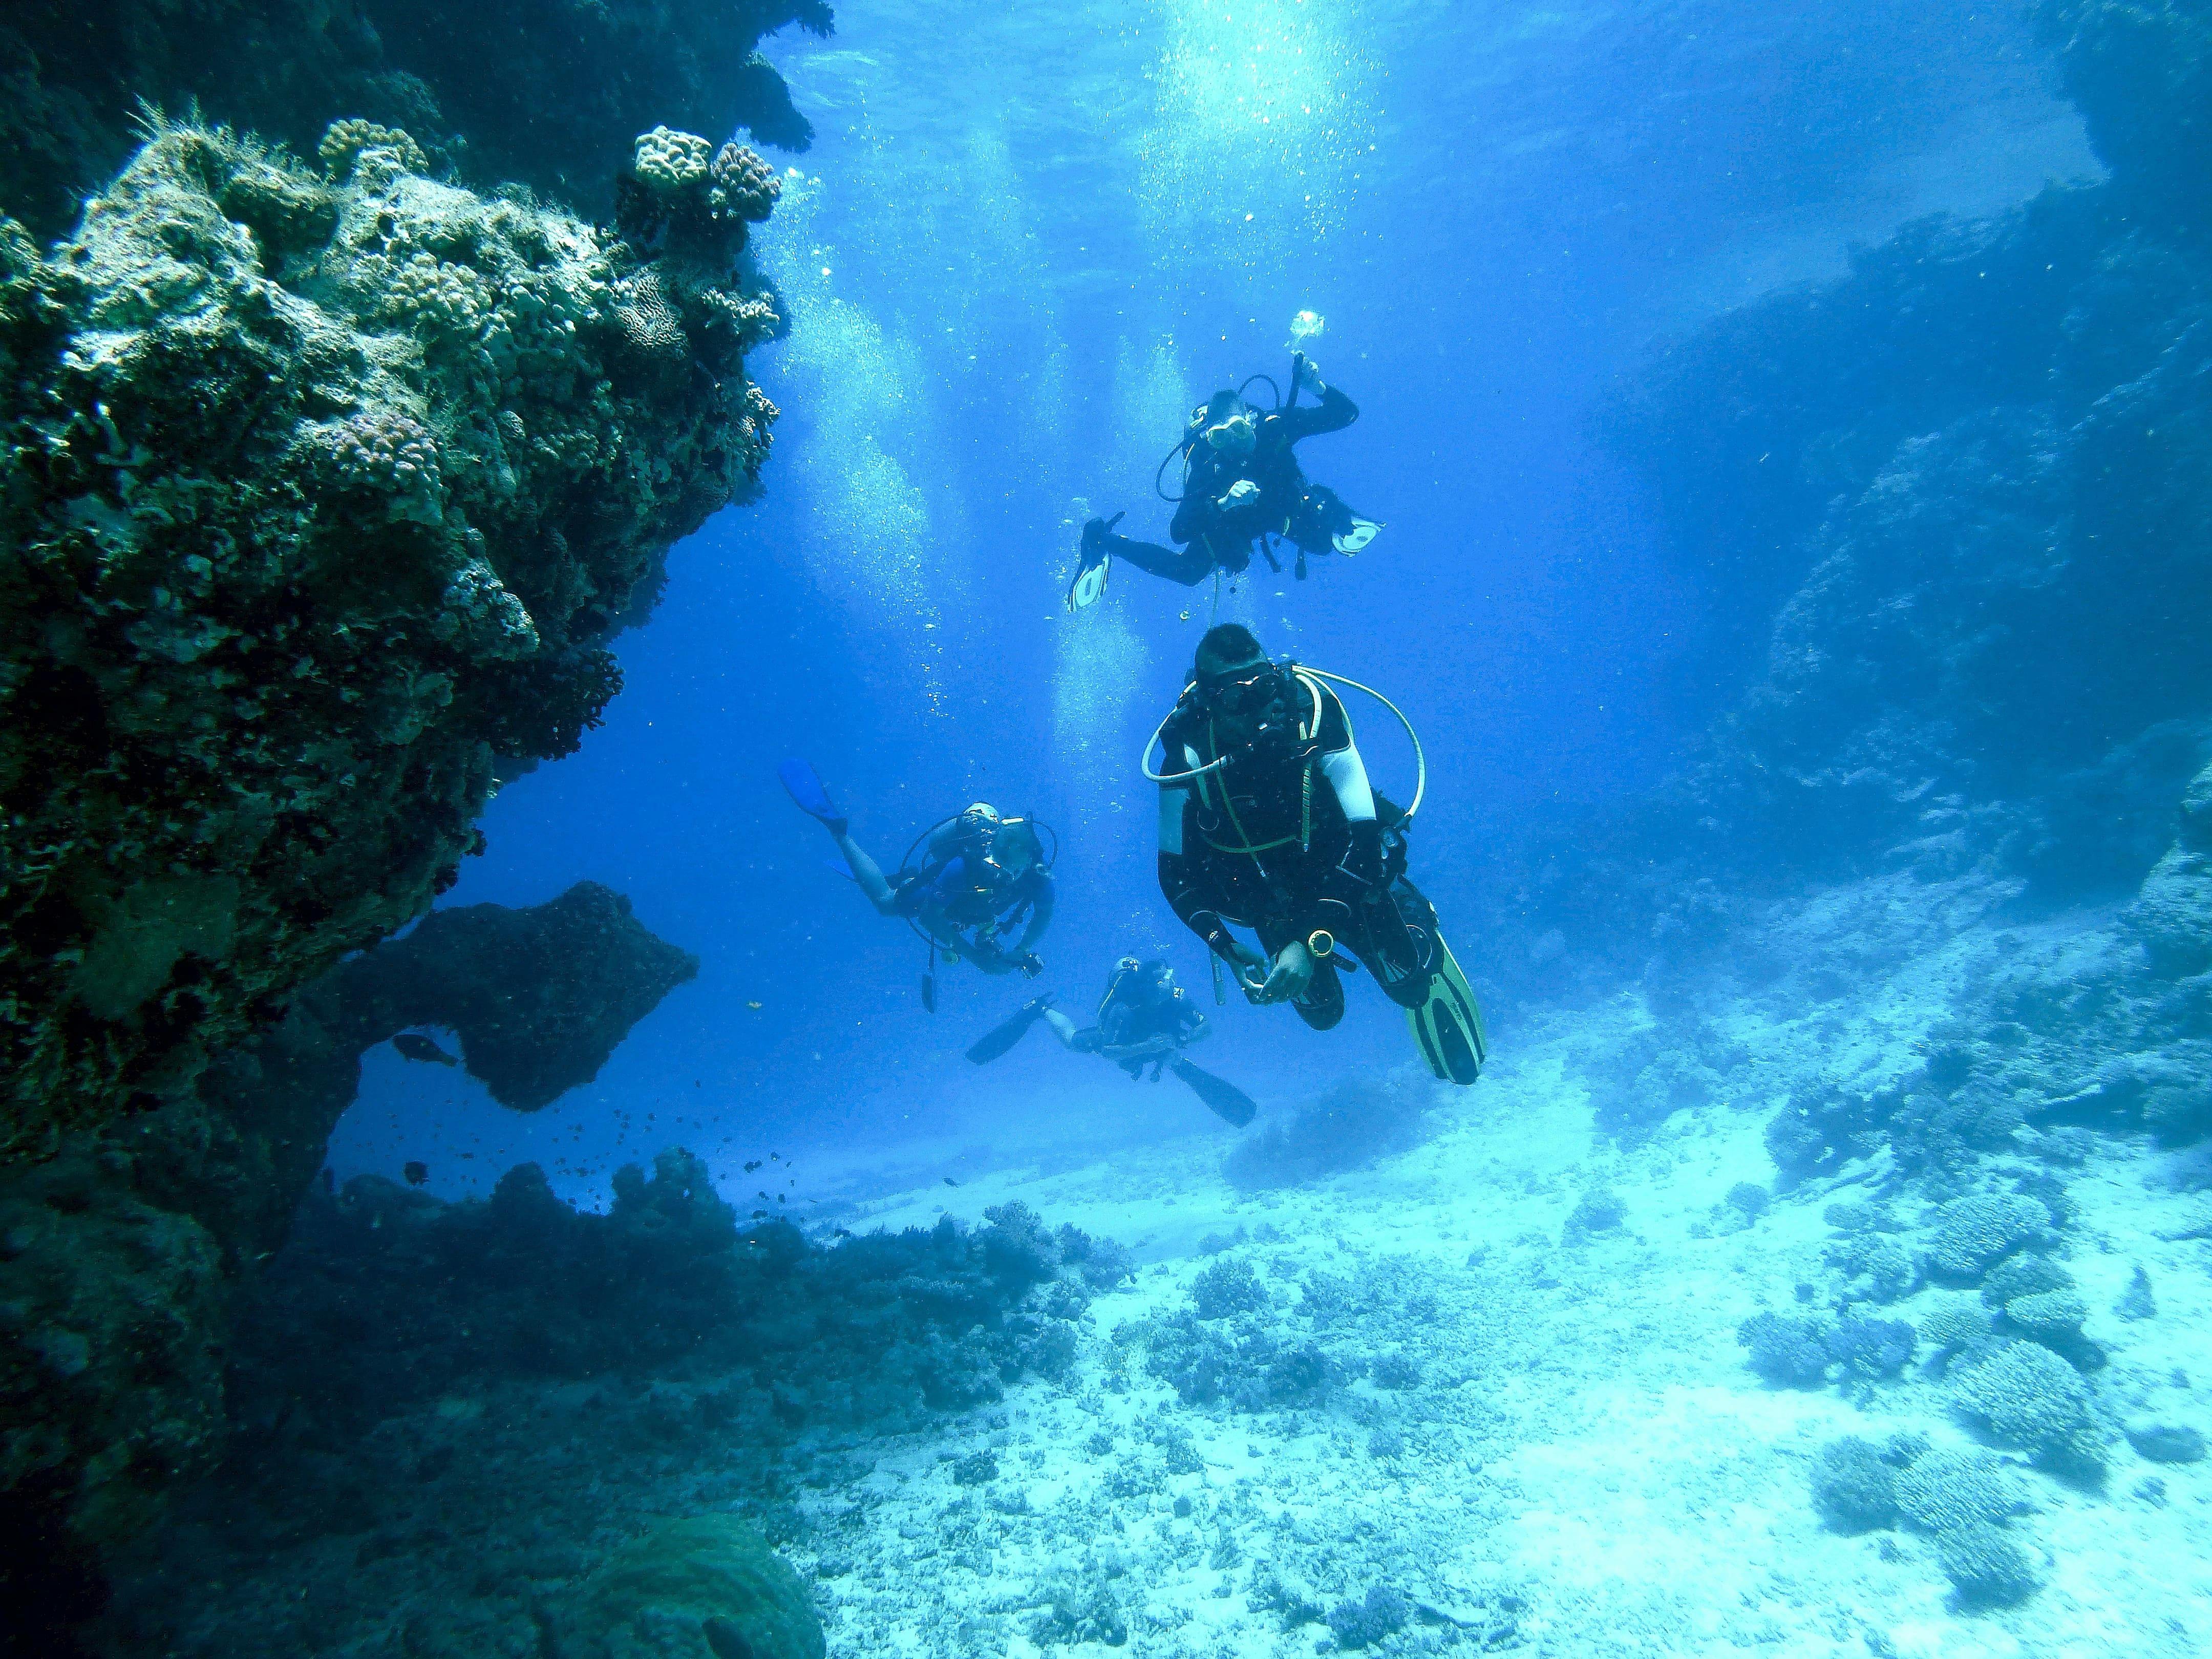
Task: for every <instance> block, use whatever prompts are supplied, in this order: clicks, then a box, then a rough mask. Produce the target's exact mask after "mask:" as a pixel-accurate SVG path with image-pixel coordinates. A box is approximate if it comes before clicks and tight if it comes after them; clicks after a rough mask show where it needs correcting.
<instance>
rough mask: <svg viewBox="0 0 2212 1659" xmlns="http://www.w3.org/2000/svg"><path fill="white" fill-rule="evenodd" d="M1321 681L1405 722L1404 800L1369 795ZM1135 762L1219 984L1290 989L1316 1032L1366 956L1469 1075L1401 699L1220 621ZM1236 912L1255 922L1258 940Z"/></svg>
mask: <svg viewBox="0 0 2212 1659" xmlns="http://www.w3.org/2000/svg"><path fill="white" fill-rule="evenodd" d="M1323 681H1334V682H1335V683H1336V684H1340V685H1345V686H1349V687H1351V688H1352V689H1353V690H1358V691H1364V692H1366V693H1367V694H1368V695H1369V696H1372V697H1374V698H1375V699H1376V701H1377V702H1381V703H1382V704H1383V707H1385V708H1389V710H1390V712H1391V713H1392V714H1396V715H1397V716H1398V719H1399V720H1400V722H1401V724H1404V725H1405V726H1406V732H1407V736H1408V737H1411V738H1413V752H1414V756H1415V758H1416V760H1417V762H1418V763H1419V769H1420V781H1419V784H1418V786H1417V787H1415V789H1414V792H1413V804H1412V805H1409V806H1407V807H1405V808H1403V809H1402V810H1401V809H1400V808H1399V807H1397V806H1395V805H1393V804H1392V803H1391V802H1390V801H1389V800H1388V799H1385V798H1384V797H1383V796H1382V795H1379V794H1377V793H1376V791H1375V789H1374V787H1373V786H1372V785H1371V784H1370V782H1369V781H1368V777H1367V769H1366V766H1365V764H1364V763H1363V762H1362V761H1361V759H1360V756H1359V750H1358V746H1357V745H1356V744H1354V743H1353V741H1352V721H1351V719H1350V717H1349V716H1348V715H1347V714H1346V713H1345V708H1344V705H1343V704H1342V703H1341V702H1339V701H1338V699H1337V696H1336V694H1335V693H1334V691H1332V690H1329V688H1328V685H1326V684H1323V683H1322V682H1323ZM1152 744H1158V745H1159V746H1160V748H1161V750H1162V755H1163V760H1162V763H1161V769H1160V770H1159V771H1158V772H1155V771H1153V770H1152ZM1144 769H1145V775H1146V777H1147V778H1149V779H1151V780H1152V781H1153V782H1155V783H1157V784H1158V785H1159V786H1160V822H1159V842H1160V852H1159V873H1160V890H1161V891H1162V892H1163V893H1164V894H1165V895H1166V896H1167V900H1168V902H1169V904H1170V905H1171V906H1172V907H1173V908H1174V909H1175V913H1176V915H1178V916H1180V917H1182V920H1183V922H1184V924H1185V925H1186V926H1188V927H1189V928H1190V930H1191V932H1193V933H1196V934H1197V935H1198V936H1199V937H1200V939H1204V940H1205V941H1206V948H1207V949H1208V950H1210V951H1212V952H1213V954H1214V957H1215V958H1216V963H1217V965H1216V967H1215V969H1214V975H1215V982H1216V987H1217V990H1218V985H1219V979H1220V974H1221V968H1220V966H1219V964H1221V963H1226V964H1227V965H1228V967H1229V968H1230V969H1231V971H1233V972H1234V973H1235V974H1236V975H1237V983H1238V984H1239V985H1240V986H1242V987H1243V990H1244V994H1245V995H1246V996H1247V997H1248V998H1249V999H1250V1000H1252V1001H1253V1002H1255V1003H1275V1002H1288V1003H1290V1004H1291V1006H1293V1007H1295V1008H1296V1009H1297V1011H1298V1017H1299V1018H1301V1019H1303V1020H1304V1021H1305V1023H1306V1024H1308V1025H1310V1026H1311V1027H1312V1028H1313V1029H1314V1030H1316V1031H1326V1030H1329V1029H1330V1028H1331V1027H1332V1026H1334V1024H1336V1023H1337V1022H1338V1021H1339V1020H1340V1019H1342V1018H1344V984H1343V980H1342V978H1341V974H1342V973H1343V972H1345V971H1349V970H1351V969H1353V968H1354V966H1355V965H1364V966H1365V968H1366V969H1367V970H1368V971H1369V972H1370V973H1371V974H1373V975H1375V979H1376V982H1377V983H1378V984H1379V985H1381V986H1382V987H1383V994H1384V995H1386V996H1388V997H1389V999H1390V1000H1392V1001H1393V1002H1395V1003H1397V1004H1398V1005H1400V1006H1401V1007H1403V1008H1404V1009H1405V1011H1406V1019H1407V1024H1409V1025H1411V1026H1412V1028H1413V1038H1414V1042H1415V1044H1416V1046H1417V1047H1419V1049H1420V1051H1421V1057H1422V1058H1423V1059H1424V1060H1426V1061H1427V1062H1428V1064H1429V1069H1430V1070H1431V1071H1432V1072H1434V1073H1436V1075H1437V1077H1438V1078H1439V1079H1443V1080H1444V1081H1446V1082H1450V1083H1458V1084H1462V1085H1466V1084H1472V1083H1474V1080H1475V1079H1476V1078H1477V1077H1478V1076H1479V1075H1480V1073H1481V1071H1482V1061H1483V1056H1484V1053H1485V1049H1486V1039H1485V1036H1484V1034H1483V1029H1482V1014H1481V1011H1480V1009H1479V1008H1478V1007H1477V1006H1475V1000H1474V993H1473V992H1472V991H1471V990H1469V989H1468V983H1467V980H1466V977H1465V976H1464V975H1462V973H1461V972H1460V969H1459V963H1457V962H1456V961H1455V960H1454V959H1453V957H1452V953H1451V951H1450V950H1449V947H1448V946H1446V945H1445V944H1444V941H1443V936H1442V935H1441V934H1440V933H1438V932H1437V912H1436V907H1435V906H1434V905H1432V904H1431V903H1430V902H1429V901H1428V900H1427V899H1426V898H1425V897H1423V896H1422V895H1421V892H1420V890H1419V889H1418V888H1416V887H1415V886H1414V885H1413V883H1412V882H1411V881H1409V880H1407V877H1406V831H1407V827H1408V826H1409V825H1410V823H1411V822H1412V820H1413V814H1414V813H1415V812H1416V811H1419V808H1420V804H1421V796H1422V793H1424V792H1425V789H1426V787H1427V770H1428V768H1427V762H1426V760H1425V758H1424V757H1422V756H1421V750H1420V739H1419V738H1418V737H1414V736H1413V726H1412V725H1411V723H1410V722H1407V720H1406V717H1405V715H1404V714H1401V713H1400V712H1399V710H1398V708H1397V706H1396V705H1395V703H1392V702H1390V701H1389V698H1387V697H1384V696H1383V695H1382V694H1381V693H1380V692H1378V691H1376V690H1373V689H1372V688H1371V687H1369V686H1364V685H1362V684H1359V683H1358V681H1357V680H1347V679H1345V678H1342V677H1341V676H1340V675H1335V674H1331V673H1328V672H1327V671H1325V670H1322V669H1316V668H1310V667H1307V666H1305V665H1302V664H1299V663H1296V662H1292V661H1291V660H1289V659H1283V660H1281V661H1275V660H1273V659H1269V657H1268V656H1267V653H1266V652H1264V651H1263V650H1261V647H1260V641H1258V640H1257V639H1255V637H1254V636H1253V635H1252V632H1251V630H1250V629H1247V628H1245V627H1243V626H1242V625H1241V624H1239V623H1222V624H1220V625H1219V626H1218V627H1216V628H1212V629H1208V630H1207V631H1206V636H1205V638H1204V639H1202V640H1200V641H1199V646H1198V654H1197V657H1196V659H1194V662H1193V664H1192V665H1191V674H1190V680H1189V683H1188V684H1187V685H1185V686H1184V688H1183V692H1182V696H1181V697H1180V698H1179V699H1177V701H1176V706H1175V708H1173V709H1172V710H1171V711H1170V713H1169V714H1168V717H1167V718H1166V719H1165V720H1163V721H1161V722H1160V725H1159V727H1158V730H1157V731H1155V732H1153V734H1152V739H1151V741H1150V742H1148V743H1147V744H1146V746H1145V754H1144ZM1231 927H1249V928H1251V929H1253V930H1254V931H1255V932H1256V933H1258V934H1259V938H1260V945H1261V949H1260V950H1258V951H1255V950H1254V949H1253V948H1252V947H1251V946H1250V945H1247V944H1245V943H1244V942H1243V940H1242V939H1238V938H1237V935H1236V934H1235V933H1232V932H1231ZM1347 950H1348V951H1350V953H1351V954H1350V955H1349V956H1346V954H1344V952H1345V951H1347Z"/></svg>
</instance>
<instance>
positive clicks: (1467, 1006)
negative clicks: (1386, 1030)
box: [1406, 933, 1490, 1088]
mask: <svg viewBox="0 0 2212 1659" xmlns="http://www.w3.org/2000/svg"><path fill="white" fill-rule="evenodd" d="M1436 941H1437V965H1436V969H1435V971H1434V972H1433V973H1431V975H1430V976H1429V985H1428V993H1429V994H1428V998H1427V1000H1425V1001H1424V1002H1423V1003H1422V1004H1421V1006H1419V1007H1418V1008H1408V1009H1407V1010H1406V1024H1407V1025H1408V1026H1410V1027H1411V1028H1412V1030H1413V1045H1414V1047H1416V1048H1419V1050H1420V1051H1421V1058H1422V1059H1423V1060H1426V1061H1428V1062H1429V1070H1430V1071H1431V1072H1433V1073H1436V1078H1437V1082H1439V1083H1456V1084H1458V1085H1460V1086H1461V1087H1462V1088H1468V1087H1472V1086H1473V1085H1474V1082H1475V1080H1476V1079H1478V1078H1480V1076H1481V1075H1482V1063H1483V1061H1484V1060H1486V1059H1488V1058H1489V1056H1490V1039H1489V1037H1488V1036H1487V1035H1486V1033H1485V1032H1484V1030H1483V1029H1482V1010H1481V1008H1480V1006H1477V1005H1476V1003H1475V1000H1474V991H1473V990H1472V989H1471V988H1470V987H1468V982H1467V975H1464V974H1462V972H1460V970H1459V963H1458V961H1457V959H1456V958H1455V957H1453V955H1452V953H1451V946H1449V945H1446V944H1445V943H1444V936H1443V934H1442V933H1438V934H1437V935H1436Z"/></svg>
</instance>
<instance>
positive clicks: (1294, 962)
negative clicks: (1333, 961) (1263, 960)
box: [1260, 939, 1314, 1002]
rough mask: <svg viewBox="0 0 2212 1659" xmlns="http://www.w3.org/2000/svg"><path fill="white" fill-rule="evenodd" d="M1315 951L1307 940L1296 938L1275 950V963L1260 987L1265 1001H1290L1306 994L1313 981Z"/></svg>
mask: <svg viewBox="0 0 2212 1659" xmlns="http://www.w3.org/2000/svg"><path fill="white" fill-rule="evenodd" d="M1313 976H1314V958H1313V952H1312V951H1309V950H1308V949H1306V942H1305V941H1304V939H1292V940H1291V942H1290V943H1289V944H1288V945H1285V946H1284V947H1283V948H1282V949H1281V950H1279V951H1276V952H1275V965H1274V967H1273V969H1270V970H1269V971H1268V974H1267V983H1266V984H1265V985H1262V986H1261V987H1260V998H1261V1001H1263V1002H1289V1001H1291V1000H1295V999H1296V998H1297V997H1300V996H1303V995H1304V994H1305V988H1306V987H1307V986H1309V985H1310V984H1311V983H1313Z"/></svg>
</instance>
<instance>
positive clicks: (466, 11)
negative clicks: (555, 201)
mask: <svg viewBox="0 0 2212 1659" xmlns="http://www.w3.org/2000/svg"><path fill="white" fill-rule="evenodd" d="M793 23H796V24H798V25H799V27H802V28H804V29H806V30H809V31H811V32H812V33H817V34H827V33H829V30H830V27H831V17H830V9H829V6H828V5H827V4H825V3H823V0H726V3H713V0H485V3H481V4H475V5H469V6H422V5H415V4H409V3H405V0H333V3H325V4H318V5H313V6H302V5H296V4H291V3H287V0H199V3H195V4H192V5H189V6H180V5H173V4H167V3H161V0H99V3H95V4H92V5H81V4H74V3H70V0H22V3H20V4H16V5H11V6H9V8H8V9H7V12H6V14H5V15H4V16H0V213H9V214H13V215H15V216H16V217H17V218H19V219H21V220H22V221H23V222H25V223H27V224H28V225H29V226H31V228H33V230H34V231H36V232H38V233H39V234H41V235H52V234H60V233H61V232H62V231H63V230H64V229H65V228H67V227H68V225H69V224H70V222H72V221H73V220H74V219H75V217H76V210H77V197H78V195H79V194H80V193H81V192H82V191H87V190H88V189H91V188H93V187H94V186H95V185H97V183H98V181H99V180H100V179H105V178H106V177H108V176H109V175H110V174H112V173H113V172H114V171H115V170H116V168H117V167H119V166H121V165H122V162H123V160H124V158H125V156H126V155H129V154H130V153H131V150H132V149H134V148H136V146H137V142H138V134H137V130H136V126H135V123H136V122H137V117H138V112H139V110H140V107H141V106H142V104H146V103H151V104H153V105H155V106H161V107H165V108H167V109H169V110H171V111H180V110H183V109H185V108H188V107H197V109H198V110H200V111H202V112H204V115H205V117H206V118H208V119H209V120H211V121H219V122H225V123H228V124H229V125H233V126H238V127H245V128H251V129H252V130H253V131H257V132H259V133H262V134H264V135H265V136H267V137H269V138H270V139H272V140H276V141H280V142H283V143H289V145H290V146H291V147H292V148H293V149H295V151H297V152H298V153H300V154H302V155H307V154H310V153H312V152H313V148H314V145H315V143H316V140H317V138H318V137H319V135H320V134H321V133H322V131H323V130H324V129H325V127H326V126H327V125H329V124H330V123H331V122H332V121H335V120H337V119H340V118H343V117H347V116H363V117H367V118H370V119H373V120H375V121H378V122H380V123H382V124H384V125H387V126H395V127H403V128H404V129H405V130H406V131H409V132H411V133H413V134H414V135H415V137H416V139H417V140H419V141H420V142H421V143H422V145H423V147H424V149H426V150H427V151H428V154H429V156H430V158H431V160H432V161H435V163H436V164H437V167H438V169H439V171H440V172H441V173H447V172H451V173H453V174H454V175H455V176H458V177H459V178H462V179H467V180H471V181H473V182H476V183H477V184H481V185H495V184H500V183H503V182H506V181H507V180H516V181H520V182H521V183H525V184H527V185H530V186H531V187H532V189H534V190H536V191H539V192H540V193H542V194H544V195H547V196H550V197H558V198H560V199H562V200H563V201H567V202H570V203H573V204H575V205H576V206H578V207H580V208H581V209H582V210H584V211H586V213H593V214H600V215H604V214H605V210H606V209H607V206H608V204H609V203H610V201H611V196H610V193H609V192H610V191H611V185H612V182H613V179H614V177H615V174H616V173H617V171H618V170H619V169H620V167H621V165H622V162H623V157H624V155H625V154H626V152H627V151H628V149H629V142H630V139H631V137H633V136H634V135H635V134H637V133H639V132H641V131H645V130H646V128H647V127H649V126H651V125H653V124H654V123H656V122H663V121H665V122H670V123H672V124H674V125H677V126H678V127H684V128H690V129H693V130H696V131H701V132H710V133H718V134H719V133H727V132H729V131H731V130H732V128H733V127H738V126H743V127H744V128H746V129H747V130H748V131H750V133H751V134H752V137H753V139H754V142H755V143H763V144H769V145H773V146H775V147H777V148H779V149H795V150H803V149H805V148H806V147H807V145H808V144H809V143H811V140H812V137H813V131H812V129H811V127H810V126H809V125H808V124H807V121H806V118H805V117H804V116H803V115H801V114H799V112H798V111H797V110H796V109H794V108H793V106H792V102H791V94H790V92H789V90H788V89H787V88H786V87H785V85H784V83H783V80H782V77H781V76H779V75H777V74H776V72H775V70H774V69H772V68H771V67H770V66H769V64H768V63H767V61H766V60H765V59H763V58H762V57H761V56H760V54H759V52H757V50H756V48H757V46H758V45H759V43H760V40H761V39H762V38H763V36H764V35H768V34H770V33H775V31H777V30H779V29H781V28H783V27H787V25H790V24H793Z"/></svg>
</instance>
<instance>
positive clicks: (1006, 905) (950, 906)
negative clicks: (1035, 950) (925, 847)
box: [897, 844, 1054, 966]
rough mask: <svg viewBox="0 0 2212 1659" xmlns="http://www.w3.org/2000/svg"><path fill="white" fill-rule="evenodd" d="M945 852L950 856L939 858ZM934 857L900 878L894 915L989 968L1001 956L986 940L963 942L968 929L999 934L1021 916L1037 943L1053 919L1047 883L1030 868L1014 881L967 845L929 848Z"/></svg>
mask: <svg viewBox="0 0 2212 1659" xmlns="http://www.w3.org/2000/svg"><path fill="white" fill-rule="evenodd" d="M947 852H949V856H945V855H943V854H945V853H947ZM931 853H932V854H933V856H930V857H927V858H926V859H925V860H924V861H923V863H922V866H921V868H920V869H919V870H915V871H911V872H908V873H907V874H906V875H905V876H904V877H902V878H901V880H900V881H899V884H898V887H897V894H898V908H899V914H900V915H903V916H911V917H912V918H914V919H915V921H917V922H919V923H920V924H921V927H924V928H925V929H927V931H928V933H930V934H931V936H932V937H933V938H934V939H937V940H938V942H939V944H941V945H951V946H952V947H954V948H955V949H958V950H962V951H964V952H965V953H966V954H969V955H971V956H975V957H978V959H979V965H983V966H988V965H989V964H990V963H991V962H992V961H993V960H994V958H995V957H998V956H1001V955H1003V954H1005V953H1004V952H1003V951H1001V950H1000V947H999V946H998V945H997V944H996V943H995V942H994V938H993V937H990V936H987V937H985V938H984V939H981V940H980V941H978V940H975V939H969V938H967V937H965V936H964V935H965V934H966V933H967V932H968V930H971V929H975V928H989V929H991V930H992V934H993V935H995V934H997V933H1005V932H1006V931H1007V930H1008V929H1010V928H1011V927H1013V926H1014V925H1015V924H1016V923H1017V922H1018V921H1021V920H1022V918H1023V917H1024V915H1026V916H1027V917H1028V927H1027V928H1026V929H1025V932H1026V933H1027V935H1028V937H1029V938H1030V939H1037V938H1041V937H1042V935H1043V933H1044V930H1045V927H1046V926H1047V924H1048V923H1049V922H1050V921H1051V920H1052V907H1053V900H1054V889H1053V884H1052V878H1051V877H1050V876H1049V875H1048V874H1047V873H1046V872H1045V871H1044V870H1043V869H1042V867H1041V866H1036V865H1032V866H1030V867H1029V868H1028V869H1026V870H1024V872H1022V873H1021V874H1020V875H1018V876H1015V875H1009V874H1007V873H1006V872H1005V871H1003V870H1001V869H1000V868H999V867H998V866H995V865H993V864H990V863H987V861H986V860H984V858H983V856H982V854H981V851H980V849H979V848H978V847H976V846H975V845H973V844H970V845H968V846H963V847H961V848H959V850H957V851H950V849H949V848H938V847H935V846H933V847H932V848H931Z"/></svg>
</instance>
